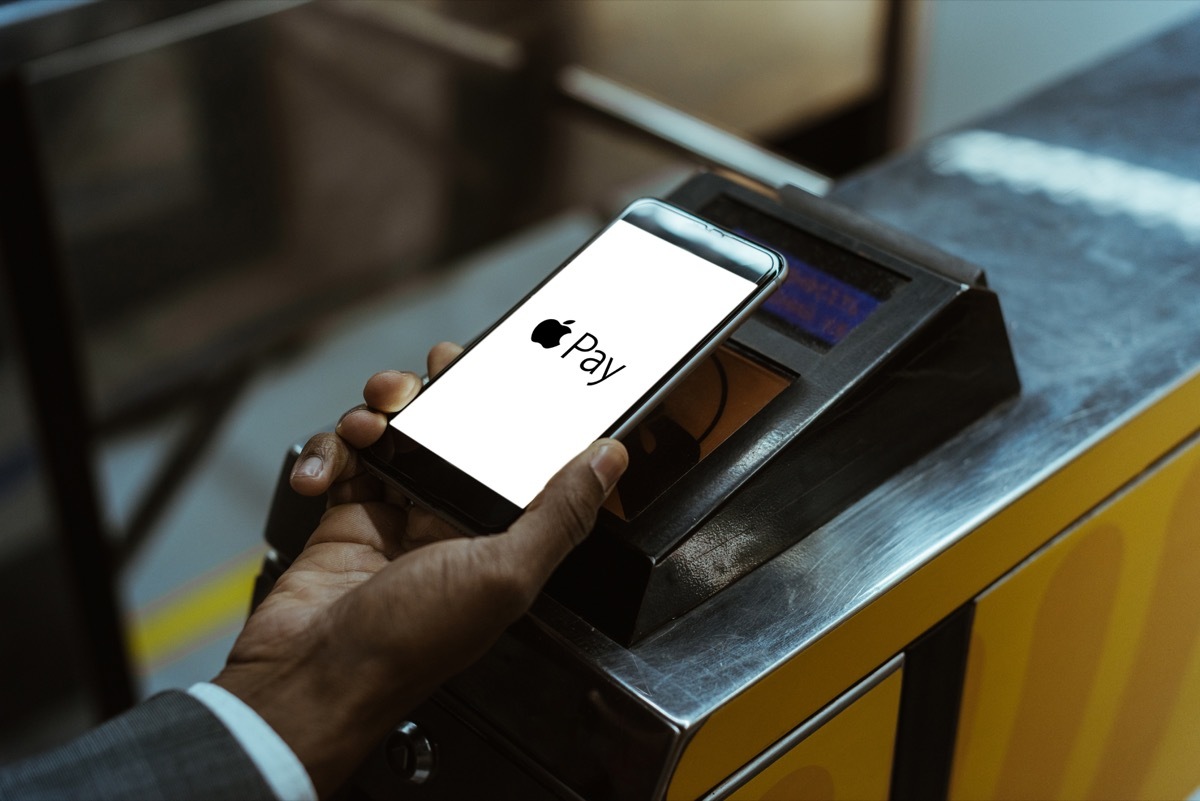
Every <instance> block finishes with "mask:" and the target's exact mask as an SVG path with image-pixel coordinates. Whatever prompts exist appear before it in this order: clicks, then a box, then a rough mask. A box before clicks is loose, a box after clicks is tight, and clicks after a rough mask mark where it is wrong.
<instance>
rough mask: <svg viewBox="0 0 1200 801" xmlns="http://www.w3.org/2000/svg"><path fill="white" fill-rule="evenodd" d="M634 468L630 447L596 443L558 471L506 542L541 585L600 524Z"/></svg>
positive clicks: (604, 441)
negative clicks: (627, 470)
mask: <svg viewBox="0 0 1200 801" xmlns="http://www.w3.org/2000/svg"><path fill="white" fill-rule="evenodd" d="M628 466H629V454H628V453H627V452H626V451H625V446H624V445H622V444H621V443H620V442H618V441H617V440H615V439H600V440H596V441H595V442H594V443H592V445H591V446H590V447H588V449H587V450H585V451H584V452H583V453H581V454H579V455H578V456H576V457H575V458H574V459H572V460H571V461H570V462H567V464H566V465H565V466H564V467H563V468H562V470H559V471H558V473H556V474H555V476H554V477H553V478H552V479H550V481H549V482H547V484H546V488H545V489H544V490H542V492H541V494H539V495H538V496H537V497H536V498H534V500H533V503H531V504H530V505H529V507H528V508H527V509H526V510H525V514H523V515H521V517H520V518H518V519H517V522H515V523H513V524H512V526H510V527H509V529H508V531H507V533H505V534H503V535H501V537H499V538H497V539H503V540H504V541H505V542H504V545H505V546H506V549H509V550H510V552H511V556H512V558H513V562H514V563H515V564H517V565H521V566H522V567H523V568H524V570H527V571H530V572H532V573H533V575H532V576H531V577H530V578H531V579H532V580H533V581H535V582H537V586H539V587H540V586H541V585H542V584H544V583H545V582H546V580H547V579H548V578H550V574H551V573H553V572H554V569H555V568H556V567H558V564H559V562H561V561H562V560H563V559H564V558H565V557H566V555H567V554H568V553H570V552H571V550H572V549H573V548H574V547H575V546H576V545H578V544H579V543H581V542H583V540H584V538H585V537H587V535H588V534H589V533H590V532H591V530H592V526H593V525H595V522H596V513H597V512H598V511H599V509H600V504H602V503H604V499H605V498H606V497H607V496H608V493H609V492H610V491H611V490H612V488H613V485H615V484H616V483H617V479H619V478H620V477H621V474H622V473H624V472H625V468H626V467H628Z"/></svg>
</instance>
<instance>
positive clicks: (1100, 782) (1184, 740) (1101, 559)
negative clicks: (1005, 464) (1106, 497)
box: [951, 442, 1200, 799]
mask: <svg viewBox="0 0 1200 801" xmlns="http://www.w3.org/2000/svg"><path fill="white" fill-rule="evenodd" d="M1198 588H1200V442H1194V443H1193V444H1191V445H1189V446H1188V447H1187V448H1186V449H1185V450H1183V451H1182V452H1181V453H1179V454H1177V455H1175V456H1174V457H1173V458H1171V459H1170V460H1169V461H1168V462H1167V463H1165V464H1164V465H1163V466H1162V467H1160V468H1159V469H1157V470H1156V471H1154V472H1153V473H1152V474H1150V475H1149V476H1147V477H1145V478H1144V479H1142V480H1141V481H1139V482H1138V483H1137V484H1136V485H1134V486H1133V487H1131V488H1130V489H1129V490H1128V491H1127V492H1125V493H1123V494H1122V495H1121V496H1120V497H1119V498H1118V499H1116V500H1115V501H1114V502H1112V503H1111V504H1109V505H1107V506H1106V507H1105V508H1104V509H1102V510H1101V511H1099V512H1098V513H1097V514H1096V515H1095V516H1093V517H1091V518H1089V519H1088V520H1087V521H1086V522H1084V523H1082V524H1081V525H1080V526H1079V527H1077V528H1075V529H1073V530H1072V531H1070V532H1069V533H1067V534H1064V535H1063V536H1061V537H1059V538H1057V539H1055V540H1054V542H1052V543H1051V544H1050V545H1048V546H1047V547H1046V548H1045V549H1043V550H1041V551H1039V552H1038V553H1037V554H1035V555H1034V556H1033V557H1032V558H1031V559H1030V561H1029V562H1027V563H1026V564H1024V565H1022V566H1021V567H1020V568H1019V569H1018V570H1017V571H1016V572H1015V573H1014V574H1013V575H1012V576H1010V577H1008V578H1006V579H1005V580H1004V581H1002V582H1001V583H1000V584H998V585H997V586H996V587H995V588H993V589H992V590H990V591H989V592H988V593H987V594H986V595H984V596H983V597H981V598H980V600H979V602H978V604H977V606H976V612H975V624H974V629H973V633H972V641H971V651H970V658H969V662H968V673H967V682H966V686H965V689H964V698H963V717H962V721H961V725H960V728H959V738H958V743H957V747H956V757H955V768H954V774H953V778H952V784H951V797H954V798H1037V799H1054V798H1071V799H1085V798H1100V799H1110V798H1121V799H1137V798H1146V799H1160V798H1183V797H1186V796H1187V795H1189V793H1191V791H1192V790H1194V789H1195V788H1196V787H1197V786H1200V752H1198V751H1197V749H1198V748H1200V592H1198V591H1197V589H1198Z"/></svg>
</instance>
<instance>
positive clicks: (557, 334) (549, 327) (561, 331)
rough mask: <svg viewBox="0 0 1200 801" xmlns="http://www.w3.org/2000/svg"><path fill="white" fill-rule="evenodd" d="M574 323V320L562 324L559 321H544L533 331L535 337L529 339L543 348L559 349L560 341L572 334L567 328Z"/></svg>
mask: <svg viewBox="0 0 1200 801" xmlns="http://www.w3.org/2000/svg"><path fill="white" fill-rule="evenodd" d="M574 322H575V321H574V320H564V321H563V322H561V323H560V322H559V321H558V320H542V321H541V322H540V323H538V324H537V327H536V328H534V329H533V336H531V337H529V339H530V340H531V341H533V342H536V343H538V344H539V345H541V346H542V347H543V348H555V347H558V343H559V340H561V339H562V338H563V337H564V336H566V335H567V334H569V333H571V329H570V328H567V326H568V325H571V324H573V323H574Z"/></svg>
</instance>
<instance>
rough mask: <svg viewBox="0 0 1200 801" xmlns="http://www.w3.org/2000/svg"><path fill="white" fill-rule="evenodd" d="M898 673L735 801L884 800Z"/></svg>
mask: <svg viewBox="0 0 1200 801" xmlns="http://www.w3.org/2000/svg"><path fill="white" fill-rule="evenodd" d="M901 673H902V671H901V670H897V671H895V672H894V673H892V674H891V675H890V676H888V677H887V678H886V679H884V680H883V681H881V682H880V683H879V684H877V685H875V686H874V687H872V688H871V689H870V690H868V691H867V692H866V693H865V694H864V695H863V696H862V697H861V698H859V699H858V700H856V701H855V702H854V703H852V704H850V705H849V706H848V707H846V708H845V709H843V710H842V711H841V712H839V713H838V714H837V716H836V717H834V718H833V719H831V720H830V721H829V722H827V723H826V724H825V725H823V726H821V728H819V729H817V730H816V731H815V732H813V733H812V734H810V735H809V736H808V737H806V738H805V739H803V740H801V741H800V742H799V743H797V744H796V745H795V746H794V747H793V748H792V749H791V750H789V751H787V752H786V753H785V754H784V755H783V756H781V757H780V758H779V759H777V760H776V761H774V762H772V763H771V764H770V765H769V766H767V767H766V768H765V769H764V770H763V771H762V772H761V773H759V774H758V775H757V776H755V777H754V778H753V779H751V780H750V781H749V782H747V783H746V784H744V785H743V786H742V787H740V788H739V789H738V790H737V791H736V792H735V793H734V794H733V796H732V798H734V799H737V801H752V800H753V801H837V800H839V799H846V801H864V799H869V798H887V795H888V787H889V786H890V784H891V778H892V751H893V749H894V748H895V743H896V721H897V719H898V718H899V715H900V684H901V679H900V676H901Z"/></svg>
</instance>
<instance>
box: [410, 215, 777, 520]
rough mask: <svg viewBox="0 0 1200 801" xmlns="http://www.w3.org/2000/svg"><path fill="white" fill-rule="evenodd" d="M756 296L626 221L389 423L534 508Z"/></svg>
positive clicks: (739, 280)
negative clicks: (571, 463) (561, 473)
mask: <svg viewBox="0 0 1200 801" xmlns="http://www.w3.org/2000/svg"><path fill="white" fill-rule="evenodd" d="M754 252H755V253H757V252H758V251H754ZM756 289H757V285H756V284H755V282H753V281H750V280H748V279H746V278H743V277H741V276H739V275H736V274H734V272H733V271H731V270H729V269H726V268H725V267H723V266H720V265H718V264H714V263H713V262H710V261H708V260H707V259H704V258H701V257H700V256H698V255H696V254H695V253H692V252H690V251H688V250H685V249H684V248H682V247H679V246H678V245H675V244H672V243H671V242H668V241H667V240H666V239H663V238H661V237H659V236H656V235H654V234H652V233H649V232H647V231H645V230H643V229H642V228H639V227H637V226H635V225H632V224H630V223H628V222H625V221H624V220H619V221H617V222H616V223H614V224H613V225H612V226H611V227H609V228H608V229H607V230H606V231H605V232H604V233H603V234H601V235H600V236H599V237H598V238H597V239H596V240H594V241H593V242H592V243H591V244H590V245H589V246H588V247H587V248H586V249H584V250H583V251H581V252H580V253H579V254H578V255H576V257H575V258H574V259H573V260H572V261H571V262H570V263H569V264H567V266H566V267H564V268H563V269H562V270H560V271H559V272H558V273H556V274H555V275H554V276H553V277H552V278H551V279H550V280H549V281H547V282H546V283H545V284H544V285H543V286H542V287H541V288H540V289H539V290H538V291H537V293H536V294H534V295H532V296H531V297H529V298H528V299H526V300H525V301H524V303H522V304H521V305H520V306H518V307H517V308H516V309H515V310H514V311H513V312H512V314H510V315H509V316H508V317H507V318H505V320H504V321H503V322H501V323H500V324H499V325H498V326H496V328H494V329H493V330H492V331H491V332H490V333H489V334H488V335H487V336H486V337H485V338H484V339H482V340H481V341H479V342H478V343H477V344H476V345H475V346H474V347H473V348H472V349H471V350H470V351H468V352H467V353H466V354H465V355H464V356H463V357H462V358H461V359H459V360H458V361H457V362H456V363H455V364H454V366H453V367H452V368H451V369H449V370H447V371H446V373H445V374H444V375H441V376H439V377H438V379H437V380H436V381H434V382H432V383H431V384H430V385H429V387H428V388H427V389H426V390H425V391H424V392H422V393H421V394H420V395H419V396H418V397H417V398H416V400H414V401H413V402H412V403H411V404H409V405H408V406H407V407H406V408H405V409H404V410H403V411H402V412H400V413H399V414H398V415H396V416H395V417H394V418H393V419H392V423H391V424H392V425H393V426H394V427H395V428H396V429H397V430H398V431H400V432H402V433H404V434H406V435H407V436H408V437H410V438H411V439H413V440H415V441H416V442H418V443H420V444H422V445H424V446H425V447H426V448H427V449H428V450H430V451H432V452H433V453H435V454H437V455H438V456H439V457H441V458H442V459H445V460H446V461H448V462H450V463H451V464H453V465H455V466H457V467H458V468H459V469H461V470H463V471H465V472H467V473H468V474H469V475H470V476H472V477H473V478H475V479H476V480H477V481H479V482H481V483H482V484H484V485H486V486H487V487H489V488H490V489H491V490H493V491H494V492H496V493H498V494H499V495H501V496H503V497H504V498H507V499H508V500H509V501H511V502H512V503H514V504H516V505H517V506H519V507H524V506H527V505H528V504H529V502H530V501H532V500H533V498H534V496H535V495H537V493H538V492H540V491H541V489H542V487H543V486H544V485H545V483H546V481H547V480H548V479H549V478H550V477H551V476H553V475H554V473H555V472H557V471H558V469H559V468H560V467H562V466H563V465H564V464H565V463H566V462H567V461H568V460H569V459H570V458H571V457H573V456H575V454H577V453H578V452H579V451H581V450H583V449H584V448H585V447H586V446H587V445H588V444H589V443H590V442H592V441H593V440H594V439H596V437H598V436H600V435H601V434H602V433H604V432H605V431H606V430H608V429H609V428H610V427H611V426H612V425H613V423H614V422H615V421H616V420H617V419H618V418H619V417H620V416H621V415H622V414H624V413H625V412H626V410H628V409H629V408H630V407H631V406H633V405H634V404H635V403H636V402H637V401H638V399H639V398H641V397H642V396H643V395H644V394H645V393H647V392H648V391H650V389H652V388H653V387H654V386H655V385H656V384H657V383H658V382H659V381H660V379H661V378H662V377H663V376H664V375H665V374H666V373H667V372H668V371H670V370H671V369H672V368H673V367H674V366H675V365H676V364H677V363H678V362H679V361H681V360H682V359H683V358H684V357H685V356H687V354H688V353H690V352H691V351H692V350H693V349H694V348H695V347H696V345H697V344H698V343H699V342H701V341H703V340H704V339H706V338H707V337H708V335H709V334H710V332H712V331H713V330H715V329H717V328H718V326H720V325H721V324H722V322H723V321H724V320H725V319H726V317H728V315H729V314H730V313H731V312H732V311H733V310H734V309H736V308H738V307H739V306H740V305H741V304H742V303H743V302H744V301H745V300H746V298H748V297H749V296H750V295H751V294H752V293H754V292H755V291H756Z"/></svg>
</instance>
